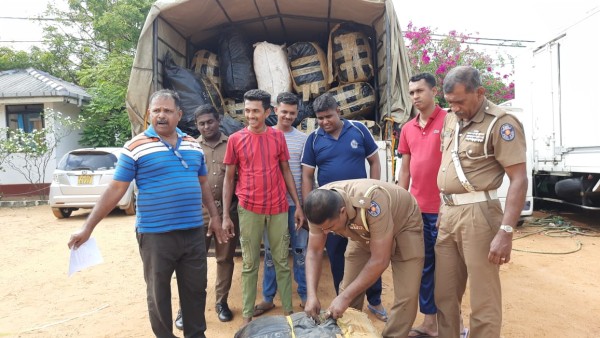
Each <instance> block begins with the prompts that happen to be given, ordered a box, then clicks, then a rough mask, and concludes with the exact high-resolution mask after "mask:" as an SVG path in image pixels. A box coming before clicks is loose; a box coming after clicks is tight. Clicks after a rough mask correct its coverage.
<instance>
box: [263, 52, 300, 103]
mask: <svg viewBox="0 0 600 338" xmlns="http://www.w3.org/2000/svg"><path fill="white" fill-rule="evenodd" d="M254 73H255V74H256V81H257V82H258V89H262V90H264V91H266V92H268V93H269V94H271V104H275V99H276V98H277V95H278V94H279V93H281V92H290V91H292V79H291V78H290V70H289V69H288V60H287V53H286V52H285V46H279V45H274V44H272V43H268V42H258V43H255V44H254Z"/></svg>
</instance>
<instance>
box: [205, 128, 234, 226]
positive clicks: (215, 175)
mask: <svg viewBox="0 0 600 338" xmlns="http://www.w3.org/2000/svg"><path fill="white" fill-rule="evenodd" d="M228 139H229V138H228V137H227V136H226V135H225V134H223V133H221V138H220V139H219V141H218V142H217V143H216V144H215V145H214V146H212V147H211V146H210V145H209V144H208V143H206V142H205V141H204V140H203V139H202V136H200V137H199V138H198V139H197V140H198V142H199V143H200V146H201V147H202V150H203V151H204V158H205V159H206V169H207V170H208V175H207V177H208V185H209V187H210V190H211V191H212V195H213V198H214V199H215V203H216V205H217V209H218V210H219V215H223V206H222V201H223V181H224V180H225V167H226V165H224V164H223V159H224V158H225V150H226V149H227V140H228ZM202 209H203V210H204V211H203V213H204V215H203V216H204V219H205V220H206V219H208V210H207V208H202Z"/></svg>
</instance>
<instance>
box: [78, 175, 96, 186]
mask: <svg viewBox="0 0 600 338" xmlns="http://www.w3.org/2000/svg"><path fill="white" fill-rule="evenodd" d="M92 181H93V180H92V175H80V176H77V184H80V185H84V184H92Z"/></svg>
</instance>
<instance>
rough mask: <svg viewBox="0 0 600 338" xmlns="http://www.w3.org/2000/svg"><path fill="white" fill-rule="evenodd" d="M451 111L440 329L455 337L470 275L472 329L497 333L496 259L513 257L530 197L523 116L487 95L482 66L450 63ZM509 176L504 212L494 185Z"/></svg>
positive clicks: (441, 180) (445, 137) (447, 92)
mask: <svg viewBox="0 0 600 338" xmlns="http://www.w3.org/2000/svg"><path fill="white" fill-rule="evenodd" d="M444 97H445V98H446V101H447V102H448V104H449V105H450V108H451V112H450V113H449V114H448V115H447V116H446V119H445V121H444V128H443V131H442V163H441V166H440V170H439V172H438V177H437V183H438V188H439V189H440V192H441V194H442V196H441V197H442V206H441V208H440V213H439V218H438V226H439V230H438V238H437V242H436V245H435V260H436V270H435V281H436V289H435V303H436V305H437V307H438V326H439V332H438V334H439V336H440V337H449V338H452V337H458V336H459V332H460V321H459V318H460V301H461V299H462V296H463V294H464V292H465V287H466V283H467V278H468V279H469V285H470V291H471V297H470V298H471V316H470V317H471V324H470V326H471V332H472V335H473V337H486V338H494V337H500V328H501V324H502V295H501V290H500V276H499V266H500V265H502V264H504V263H508V262H509V261H510V253H511V249H512V230H513V228H512V227H513V226H515V225H516V224H517V221H518V219H519V216H520V213H521V210H522V208H523V205H524V203H525V193H526V191H527V176H526V170H525V160H526V157H525V156H526V155H525V135H524V132H523V127H522V125H521V123H520V122H519V121H518V120H517V119H516V118H515V117H514V116H512V115H510V114H507V113H506V112H505V111H503V110H502V109H501V108H500V107H498V106H496V105H494V104H493V103H491V102H489V101H488V100H487V99H486V98H485V89H484V88H483V87H482V85H481V79H480V75H479V72H478V71H477V70H476V69H474V68H472V67H457V68H454V69H452V70H451V71H450V72H449V73H448V75H447V76H446V78H445V79H444ZM505 172H506V174H507V175H508V178H509V179H510V186H509V188H508V194H507V197H506V206H505V210H504V214H503V213H502V208H501V205H500V201H499V200H498V197H497V195H496V189H497V188H499V187H500V185H501V184H502V180H503V177H504V173H505Z"/></svg>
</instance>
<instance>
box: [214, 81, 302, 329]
mask: <svg viewBox="0 0 600 338" xmlns="http://www.w3.org/2000/svg"><path fill="white" fill-rule="evenodd" d="M270 103H271V95H270V94H269V93H267V92H265V91H264V90H260V89H253V90H249V91H248V92H246V93H245V94H244V116H245V117H246V120H247V122H248V126H247V127H246V128H244V129H242V130H240V131H238V132H236V133H234V134H233V135H231V136H230V137H229V142H228V143H227V150H226V151H225V158H224V160H223V164H225V165H227V167H226V169H225V180H224V184H223V210H229V207H230V205H231V198H232V196H233V186H234V184H233V182H234V176H235V172H236V169H237V172H238V181H237V185H236V191H235V193H236V195H237V197H238V200H239V204H238V215H239V223H240V244H241V247H242V262H243V265H242V317H244V325H246V324H248V323H249V322H250V321H251V320H252V316H253V315H254V302H255V301H256V283H257V281H258V267H259V265H260V244H261V240H262V235H263V232H264V229H265V227H266V231H267V236H268V239H269V244H270V246H271V254H272V256H273V263H274V265H275V274H276V279H277V289H278V290H279V295H280V297H281V304H282V306H283V312H284V314H290V313H292V312H293V311H292V279H291V273H290V267H289V265H288V259H287V257H288V248H289V244H290V235H289V232H288V225H287V224H288V214H287V211H288V208H289V205H288V202H287V198H286V192H288V193H289V194H290V196H291V197H292V200H293V201H294V203H295V204H296V205H301V204H300V201H299V199H298V194H297V192H296V184H295V183H294V178H293V176H292V172H291V171H290V166H289V163H288V160H289V159H290V155H289V153H288V149H287V144H286V141H285V136H284V134H283V133H282V132H281V131H279V130H277V129H274V128H268V127H267V125H266V124H265V120H266V118H267V116H268V115H269V110H268V108H269V107H270ZM295 219H296V229H299V228H300V227H301V226H302V223H304V214H303V212H302V208H297V209H296V212H295ZM233 229H234V228H233V222H232V221H231V218H229V215H228V214H227V213H225V214H224V215H223V230H225V231H226V232H227V234H228V235H229V236H230V237H233V234H234V230H233Z"/></svg>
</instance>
